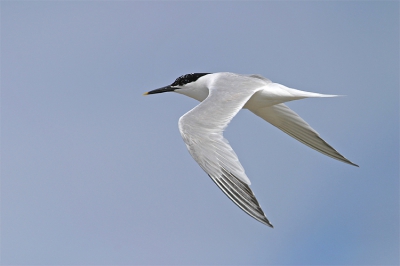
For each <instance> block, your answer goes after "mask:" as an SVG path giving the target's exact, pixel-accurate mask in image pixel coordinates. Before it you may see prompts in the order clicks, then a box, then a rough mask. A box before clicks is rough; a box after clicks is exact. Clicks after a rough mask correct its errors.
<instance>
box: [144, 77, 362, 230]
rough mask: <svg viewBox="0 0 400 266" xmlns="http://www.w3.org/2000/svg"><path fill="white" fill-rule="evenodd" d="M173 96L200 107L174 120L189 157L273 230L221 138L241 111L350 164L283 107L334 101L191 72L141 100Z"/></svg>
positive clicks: (257, 81) (251, 80)
mask: <svg viewBox="0 0 400 266" xmlns="http://www.w3.org/2000/svg"><path fill="white" fill-rule="evenodd" d="M170 91H172V92H177V93H180V94H183V95H186V96H188V97H191V98H193V99H196V100H198V101H200V102H201V103H200V104H199V105H197V106H196V107H194V108H193V109H192V110H190V111H189V112H187V113H186V114H184V115H183V116H182V117H181V118H180V119H179V131H180V133H181V135H182V138H183V141H184V142H185V144H186V147H187V149H188V150H189V153H190V154H191V155H192V157H193V159H194V160H195V161H196V162H197V163H198V164H199V165H200V167H201V168H202V169H203V170H204V171H205V172H206V173H207V174H208V175H209V176H210V178H211V179H212V180H213V181H214V182H215V184H216V185H217V186H218V187H219V188H220V189H221V190H222V191H223V192H224V193H225V194H226V195H227V196H228V197H229V198H230V199H231V200H232V201H233V202H234V203H235V204H236V205H237V206H239V207H240V208H241V209H242V210H243V211H245V212H246V213H247V214H248V215H250V216H251V217H253V218H254V219H256V220H257V221H259V222H261V223H263V224H265V225H267V226H270V227H273V226H272V224H271V223H270V222H269V220H268V219H267V217H266V215H265V214H264V211H263V210H262V209H261V206H260V204H259V203H258V201H257V199H256V197H255V195H254V193H253V191H252V190H251V189H250V184H251V183H250V180H249V178H248V177H247V175H246V173H245V171H244V168H243V166H242V165H241V163H240V162H239V159H238V157H237V155H236V153H235V152H234V151H233V149H232V147H231V146H230V145H229V142H228V141H227V140H226V139H225V138H224V136H223V132H224V129H225V128H226V127H227V126H228V124H229V122H230V121H231V120H232V118H233V117H234V116H235V115H236V114H237V113H238V112H239V111H240V110H241V109H243V108H244V109H248V110H250V111H251V112H253V113H254V114H256V115H257V116H259V117H261V118H262V119H264V120H265V121H267V122H269V123H271V124H272V125H274V126H275V127H277V128H279V129H280V130H282V131H283V132H285V133H286V134H288V135H290V136H291V137H293V138H295V139H297V140H298V141H300V142H302V143H304V144H305V145H307V146H309V147H311V148H313V149H315V150H317V151H319V152H321V153H322V154H325V155H327V156H329V157H332V158H334V159H336V160H339V161H341V162H344V163H347V164H350V165H354V166H358V165H356V164H355V163H352V162H351V161H349V160H348V159H346V158H345V157H344V156H342V155H341V154H340V153H339V152H338V151H336V150H335V149H334V148H333V147H332V146H330V145H329V144H328V143H327V142H326V141H324V140H323V139H322V138H321V137H320V136H319V134H318V133H317V132H316V131H315V130H314V129H313V128H311V127H310V125H309V124H307V122H306V121H304V120H303V119H302V118H301V117H300V116H299V115H298V114H296V113H295V112H294V111H292V110H291V109H290V108H289V107H287V106H286V105H285V104H283V103H284V102H289V101H293V100H299V99H304V98H314V97H317V98H319V97H336V96H337V95H327V94H319V93H313V92H306V91H300V90H296V89H292V88H288V87H286V86H284V85H281V84H278V83H274V82H272V81H271V80H269V79H267V78H264V77H262V76H260V75H240V74H235V73H228V72H221V73H191V74H186V75H183V76H180V77H178V78H177V79H176V80H175V81H174V82H173V83H172V84H171V85H168V86H165V87H162V88H159V89H156V90H152V91H149V92H146V93H144V95H149V94H156V93H163V92H170Z"/></svg>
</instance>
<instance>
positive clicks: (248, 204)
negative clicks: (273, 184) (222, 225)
mask: <svg viewBox="0 0 400 266" xmlns="http://www.w3.org/2000/svg"><path fill="white" fill-rule="evenodd" d="M209 176H210V178H211V179H212V180H213V181H214V183H215V184H216V185H217V186H218V187H219V188H220V189H221V190H222V192H224V193H225V194H226V195H227V196H228V198H230V199H231V200H232V201H233V202H234V203H235V204H236V205H237V206H238V207H239V208H241V209H242V210H243V211H244V212H246V213H247V214H248V215H250V216H251V217H253V218H254V219H256V220H257V221H259V222H261V223H263V224H265V225H267V226H269V227H271V228H274V226H273V225H272V224H271V223H270V222H269V220H268V219H267V217H266V216H265V214H264V211H263V210H262V209H261V206H260V204H259V203H258V201H257V199H256V197H255V195H254V193H253V191H252V190H251V189H250V187H249V186H248V185H247V184H246V183H244V182H243V181H241V180H240V179H238V178H237V177H236V176H234V175H233V174H232V173H230V172H228V171H227V170H225V169H224V168H222V175H221V176H220V177H213V176H211V175H209Z"/></svg>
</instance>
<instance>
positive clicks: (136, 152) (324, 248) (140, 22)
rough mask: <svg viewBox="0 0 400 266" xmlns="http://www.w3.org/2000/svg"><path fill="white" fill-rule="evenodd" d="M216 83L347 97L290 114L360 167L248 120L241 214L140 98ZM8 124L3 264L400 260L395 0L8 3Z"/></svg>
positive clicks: (236, 130)
mask: <svg viewBox="0 0 400 266" xmlns="http://www.w3.org/2000/svg"><path fill="white" fill-rule="evenodd" d="M225 71H229V72H236V73H242V74H252V73H255V74H261V75H263V76H265V77H267V78H269V79H271V80H272V81H274V82H278V83H281V84H284V85H286V86H289V87H292V88H296V89H300V90H307V91H313V92H319V93H327V94H339V95H346V97H339V98H331V99H307V100H302V101H295V102H291V103H289V104H288V105H289V107H291V108H292V109H293V110H295V111H296V112H297V113H298V114H300V115H301V116H302V117H303V118H304V119H305V120H306V121H307V122H308V123H310V124H311V126H313V128H314V129H316V130H317V131H318V132H319V133H320V134H321V136H322V137H323V138H324V139H325V140H326V141H328V142H329V143H330V144H331V145H332V146H333V147H335V148H336V149H337V150H339V151H340V152H341V153H342V154H343V155H344V156H346V157H347V158H349V159H350V160H352V161H354V162H355V163H357V164H359V165H360V168H357V167H352V166H349V165H346V164H344V163H341V162H338V161H336V160H333V159H331V158H329V157H326V156H323V155H321V154H319V153H318V152H315V151H314V150H312V149H310V148H308V147H306V146H304V145H302V144H301V143H299V142H297V141H296V140H294V139H292V138H290V137H288V136H287V135H286V134H284V133H282V132H280V131H279V130H278V129H276V128H274V127H273V126H271V125H269V124H267V123H266V122H264V121H263V120H261V119H260V118H258V117H256V116H254V115H253V114H251V113H250V112H248V111H247V110H244V111H241V112H240V113H239V114H238V115H237V116H236V117H235V118H234V119H233V121H232V123H231V124H230V125H229V127H228V128H227V130H226V133H225V137H226V138H227V139H228V140H229V141H230V143H231V145H232V147H233V148H234V149H235V151H236V153H237V154H238V156H239V159H240V160H241V162H242V164H243V166H244V167H245V169H246V173H247V175H248V176H249V178H250V179H251V181H252V189H253V191H254V193H255V194H256V196H257V198H258V200H259V202H260V204H261V205H262V207H263V209H264V211H265V212H266V214H267V217H268V218H269V220H270V221H271V222H272V224H274V226H275V228H274V229H271V228H268V227H266V226H265V225H263V224H261V223H259V222H257V221H256V220H254V219H252V218H251V217H249V216H248V215H246V214H245V213H244V212H242V211H241V210H240V209H239V208H238V207H237V206H235V205H234V204H233V203H232V202H231V201H230V200H229V199H228V198H227V197H226V196H225V195H223V193H222V192H220V190H219V189H218V188H217V187H216V186H215V185H214V183H213V182H212V181H211V180H210V179H209V178H208V176H207V175H206V174H205V173H204V172H203V171H202V170H201V168H200V167H199V166H198V165H197V164H196V163H195V161H194V160H193V159H192V158H191V157H190V155H189V153H188V152H187V150H186V147H185V145H184V143H183V141H182V139H181V136H180V134H179V131H178V126H177V123H178V119H179V117H180V116H182V115H183V114H184V113H185V112H187V111H188V110H190V109H191V108H193V107H194V106H195V105H197V102H195V101H194V100H193V99H190V98H187V97H184V96H182V95H178V94H174V93H165V94H162V95H152V96H147V97H143V96H142V94H143V93H144V92H146V91H148V90H152V89H156V88H159V87H161V86H165V85H168V84H170V83H172V82H173V81H174V80H175V78H176V77H178V76H180V75H182V74H186V73H191V72H225ZM1 126H2V127H1V144H2V145H1V159H2V160H1V161H2V162H1V165H2V167H1V263H2V264H3V265H13V264H19V265H33V264H35V265H43V264H51V265H61V264H62V265H78V264H79V265H96V264H98V265H112V264H114V265H132V264H238V265H248V264H262V265H277V264H280V265H300V264H303V265H304V264H314V265H319V264H324V265H327V264H330V265H333V264H334V265H354V264H361V265H363V264H379V265H396V264H398V263H399V3H398V2H397V1H329V2H322V1H320V2H319V1H310V2H307V1H302V2H294V1H284V2H278V1H268V2H261V1H257V2H248V1H242V2H240V1H237V2H213V1H209V2H208V1H205V2H180V1H167V2H157V1H152V2H147V1H138V2H134V1H118V2H112V1H101V2H97V1H29V2H28V1H2V2H1Z"/></svg>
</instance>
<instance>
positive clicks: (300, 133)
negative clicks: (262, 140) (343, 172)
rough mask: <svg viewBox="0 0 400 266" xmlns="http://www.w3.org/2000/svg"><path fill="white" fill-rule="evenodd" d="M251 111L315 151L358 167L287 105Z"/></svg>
mask: <svg viewBox="0 0 400 266" xmlns="http://www.w3.org/2000/svg"><path fill="white" fill-rule="evenodd" d="M251 111H252V112H253V113H254V114H256V115H258V116H259V117H261V118H262V119H264V120H265V121H267V122H269V123H271V124H272V125H274V126H276V127H277V128H279V129H280V130H282V131H283V132H285V133H287V134H288V135H290V136H292V137H293V138H295V139H297V140H298V141H300V142H302V143H304V144H305V145H307V146H309V147H311V148H313V149H314V150H317V151H319V152H321V153H323V154H325V155H327V156H329V157H332V158H334V159H336V160H339V161H342V162H344V163H348V164H351V165H354V166H358V165H357V164H355V163H352V162H351V161H349V160H348V159H346V158H345V157H344V156H343V155H341V154H340V153H339V152H338V151H336V150H335V149H334V148H332V146H331V145H329V144H328V143H327V142H326V141H325V140H323V139H322V138H321V137H320V136H319V134H318V132H316V131H315V130H314V129H313V128H312V127H311V126H310V125H309V124H307V122H306V121H304V120H303V119H302V118H301V117H300V116H299V115H298V114H296V113H295V112H294V111H293V110H291V109H290V108H289V107H287V106H286V105H285V104H276V105H272V106H269V107H263V108H259V109H256V110H251Z"/></svg>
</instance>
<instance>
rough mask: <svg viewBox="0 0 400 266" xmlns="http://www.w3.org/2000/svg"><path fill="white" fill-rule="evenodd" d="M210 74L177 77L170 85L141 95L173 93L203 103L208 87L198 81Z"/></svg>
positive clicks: (202, 81) (201, 81)
mask: <svg viewBox="0 0 400 266" xmlns="http://www.w3.org/2000/svg"><path fill="white" fill-rule="evenodd" d="M208 74H211V73H190V74H186V75H183V76H180V77H178V78H177V79H176V80H175V81H174V82H173V83H172V84H171V85H168V86H165V87H162V88H159V89H156V90H152V91H149V92H146V93H144V94H143V95H149V94H156V93H163V92H169V91H174V92H177V93H181V94H184V95H186V96H189V97H191V98H194V99H196V100H199V101H203V100H204V99H205V98H206V97H207V96H208V87H207V84H206V83H205V82H204V79H200V78H201V77H204V76H206V75H208Z"/></svg>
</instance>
